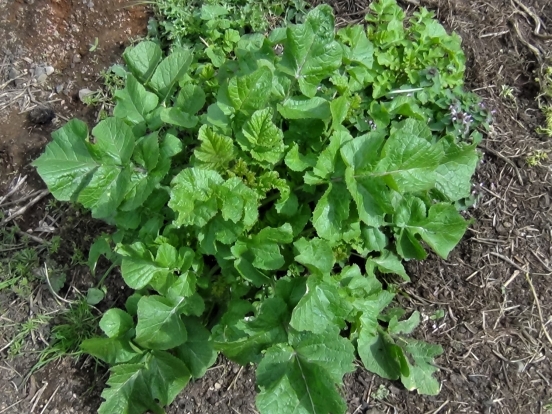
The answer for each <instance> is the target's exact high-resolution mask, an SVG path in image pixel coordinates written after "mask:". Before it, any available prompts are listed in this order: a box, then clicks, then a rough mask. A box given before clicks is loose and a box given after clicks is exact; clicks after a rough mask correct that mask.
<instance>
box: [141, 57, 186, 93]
mask: <svg viewBox="0 0 552 414" xmlns="http://www.w3.org/2000/svg"><path fill="white" fill-rule="evenodd" d="M190 63H192V53H191V52H190V51H189V50H177V51H173V52H171V54H170V55H169V56H167V57H166V58H165V59H163V61H162V62H161V63H160V64H159V66H158V67H157V69H156V70H155V72H154V74H153V76H152V78H151V80H150V85H151V87H152V88H153V90H154V91H155V92H156V93H157V95H158V96H159V98H160V99H161V102H165V101H166V100H167V98H169V97H170V96H171V94H172V93H173V91H174V87H175V85H176V84H177V82H179V81H181V80H182V78H183V77H184V75H186V73H187V72H188V68H189V67H190Z"/></svg>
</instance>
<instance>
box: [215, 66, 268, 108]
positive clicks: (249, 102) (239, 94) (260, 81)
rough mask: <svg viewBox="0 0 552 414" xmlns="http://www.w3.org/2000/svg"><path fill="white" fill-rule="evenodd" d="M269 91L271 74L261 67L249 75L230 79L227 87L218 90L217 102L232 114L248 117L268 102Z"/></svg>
mask: <svg viewBox="0 0 552 414" xmlns="http://www.w3.org/2000/svg"><path fill="white" fill-rule="evenodd" d="M271 89H272V72H271V71H270V69H269V68H267V67H264V66H263V67H260V68H259V69H257V70H256V71H255V72H253V73H251V74H249V75H245V76H241V77H233V78H232V79H230V82H229V84H228V86H227V87H226V88H224V87H223V88H222V89H221V90H220V92H219V96H218V100H219V103H222V104H224V105H226V106H228V107H230V108H232V111H234V112H242V113H244V114H246V115H250V114H252V113H253V112H254V111H256V110H257V109H261V108H262V107H263V105H264V104H265V103H266V102H267V101H268V98H269V97H270V91H271Z"/></svg>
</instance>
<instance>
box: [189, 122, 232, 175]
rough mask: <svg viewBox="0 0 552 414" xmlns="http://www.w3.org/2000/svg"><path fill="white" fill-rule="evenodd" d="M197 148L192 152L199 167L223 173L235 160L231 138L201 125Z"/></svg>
mask: <svg viewBox="0 0 552 414" xmlns="http://www.w3.org/2000/svg"><path fill="white" fill-rule="evenodd" d="M198 139H199V140H200V141H201V145H200V146H199V148H197V149H196V150H194V155H195V157H196V158H197V159H198V160H199V161H200V162H199V165H200V166H204V167H206V168H208V169H213V170H217V171H220V172H223V171H225V170H226V169H227V167H228V164H229V163H230V161H233V160H234V158H235V155H234V152H235V149H234V144H233V143H232V138H229V137H226V136H224V135H221V134H218V133H216V132H215V131H214V130H213V128H211V127H209V126H207V125H203V126H202V127H201V128H200V129H199V136H198Z"/></svg>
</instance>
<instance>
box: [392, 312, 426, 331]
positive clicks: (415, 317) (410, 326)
mask: <svg viewBox="0 0 552 414" xmlns="http://www.w3.org/2000/svg"><path fill="white" fill-rule="evenodd" d="M419 324H420V312H418V311H415V312H413V313H412V315H410V318H408V319H407V320H404V321H399V320H398V318H397V317H396V316H393V317H392V318H391V320H390V321H389V326H388V328H387V330H388V332H389V333H390V334H392V335H397V334H401V333H404V334H409V333H412V331H413V330H414V329H416V327H417V326H418V325H419Z"/></svg>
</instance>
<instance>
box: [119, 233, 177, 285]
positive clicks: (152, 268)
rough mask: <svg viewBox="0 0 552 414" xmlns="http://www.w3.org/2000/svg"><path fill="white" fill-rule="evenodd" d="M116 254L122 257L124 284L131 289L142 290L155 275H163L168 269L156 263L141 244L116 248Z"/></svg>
mask: <svg viewBox="0 0 552 414" xmlns="http://www.w3.org/2000/svg"><path fill="white" fill-rule="evenodd" d="M117 253H119V254H120V255H122V256H123V261H122V263H121V274H122V276H123V279H124V281H125V283H126V284H127V285H128V286H129V287H131V288H133V289H142V288H144V287H146V286H147V285H148V284H149V283H150V281H151V280H152V279H153V278H154V277H156V276H157V275H159V274H161V275H165V274H167V273H168V271H169V269H168V268H167V267H164V266H162V265H160V264H159V263H156V262H155V260H154V259H153V256H152V254H151V253H150V251H149V250H147V248H146V247H145V245H144V244H143V243H140V242H138V243H134V244H133V245H131V246H118V247H117Z"/></svg>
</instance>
